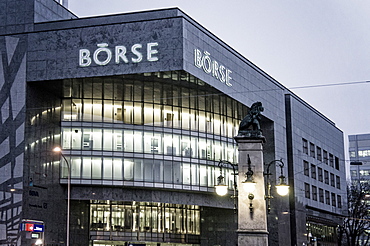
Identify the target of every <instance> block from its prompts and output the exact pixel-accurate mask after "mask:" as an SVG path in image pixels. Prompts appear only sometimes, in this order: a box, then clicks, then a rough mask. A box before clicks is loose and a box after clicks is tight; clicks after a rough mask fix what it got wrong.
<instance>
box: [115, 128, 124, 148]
mask: <svg viewBox="0 0 370 246" xmlns="http://www.w3.org/2000/svg"><path fill="white" fill-rule="evenodd" d="M113 135H114V136H113V150H116V151H122V150H123V146H122V130H114V134H113Z"/></svg>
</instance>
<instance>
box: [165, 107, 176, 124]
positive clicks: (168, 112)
mask: <svg viewBox="0 0 370 246" xmlns="http://www.w3.org/2000/svg"><path fill="white" fill-rule="evenodd" d="M163 119H164V127H172V122H173V120H174V112H173V111H172V107H171V106H164V109H163Z"/></svg>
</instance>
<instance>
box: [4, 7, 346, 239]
mask: <svg viewBox="0 0 370 246" xmlns="http://www.w3.org/2000/svg"><path fill="white" fill-rule="evenodd" d="M18 2H21V1H14V0H1V1H0V4H1V6H2V8H0V9H1V10H0V11H1V12H0V13H1V15H0V16H1V17H2V18H3V20H4V21H3V22H1V24H0V25H1V26H0V42H1V45H0V49H1V50H0V54H1V59H0V89H1V93H0V107H1V111H0V113H1V117H0V118H1V126H0V129H1V135H0V185H1V191H0V197H1V202H0V213H1V214H0V232H1V233H0V245H31V244H32V243H34V242H35V240H36V239H37V237H40V238H41V239H42V240H43V241H44V244H45V245H53V246H55V245H58V246H59V245H65V243H66V221H67V219H66V218H67V212H66V211H67V187H68V182H70V185H71V199H70V202H71V211H70V213H69V216H70V244H71V245H111V246H113V245H129V244H133V245H135V244H136V245H173V246H175V245H176V246H185V245H186V246H188V245H235V244H236V242H237V234H236V230H237V217H236V216H235V211H234V202H235V201H234V199H235V198H234V199H232V198H231V195H232V193H233V169H232V168H231V167H229V168H223V176H225V178H226V181H227V184H228V186H229V193H230V196H225V197H218V196H217V195H215V192H214V186H215V185H216V184H217V176H218V175H219V168H218V166H217V165H218V162H219V161H220V160H224V161H228V162H231V163H234V164H237V163H238V150H237V149H238V148H237V145H236V143H235V141H234V139H233V138H234V136H236V135H237V133H238V127H239V122H240V120H241V119H243V117H244V116H245V115H246V114H247V112H248V110H249V106H250V105H252V103H254V102H256V101H261V102H262V103H263V105H264V108H265V111H264V112H263V119H262V122H261V125H262V126H261V127H262V129H263V134H264V136H265V138H266V144H265V145H264V161H265V163H270V162H271V161H273V160H279V159H282V160H283V161H284V163H285V164H286V165H285V167H284V172H285V173H286V174H287V175H288V179H289V185H290V186H291V192H290V194H289V196H288V197H282V198H278V196H277V194H275V191H274V190H272V195H273V196H274V197H275V198H274V199H272V206H271V212H270V213H269V215H268V228H269V242H270V245H304V244H307V243H309V241H312V240H318V242H319V243H320V244H321V245H336V225H337V224H338V223H339V222H340V216H341V215H342V214H343V211H345V210H346V202H345V199H344V198H345V197H346V189H345V186H346V185H345V182H344V181H345V168H344V149H343V134H342V132H341V131H340V130H339V129H338V128H337V127H336V126H335V124H334V123H333V122H331V121H330V120H329V119H327V118H326V117H325V116H323V115H322V114H321V113H319V112H318V111H316V110H315V109H314V108H312V107H311V106H310V105H308V104H307V103H306V102H304V101H303V100H301V99H300V98H298V97H297V96H296V95H294V94H293V93H292V92H291V91H289V90H288V89H287V88H285V87H284V86H283V85H281V84H280V83H278V82H277V81H276V80H274V79H273V78H271V77H270V76H269V75H268V74H266V73H265V72H264V71H262V70H261V69H260V68H258V67H257V66H255V65H254V64H253V63H251V62H250V61H248V60H247V59H246V58H244V57H243V56H241V55H240V54H239V53H237V52H236V51H235V50H233V49H232V48H230V47H229V46H228V45H227V44H225V43H224V42H222V41H221V40H220V39H219V38H217V37H216V36H214V35H213V34H212V33H210V32H209V31H207V30H206V29H204V28H203V27H202V26H201V25H199V24H198V23H197V22H196V21H194V20H193V19H191V18H190V17H189V16H188V15H186V14H185V13H183V12H182V11H181V10H179V9H177V8H171V9H164V10H153V11H145V12H137V13H128V14H119V15H112V16H99V17H91V18H78V17H77V16H75V15H74V14H72V13H70V12H69V11H68V10H67V9H66V8H65V7H63V6H62V5H61V4H60V3H58V2H56V1H53V0H35V1H28V2H27V4H24V5H22V4H17V3H18ZM22 3H23V2H22ZM62 3H63V2H62ZM64 3H66V1H65V2H64ZM20 5H21V6H20ZM55 146H60V147H61V148H62V150H63V152H62V154H63V156H61V155H58V154H56V153H54V152H53V151H52V150H53V148H54V147H55ZM68 167H70V169H68ZM271 169H273V170H272V174H273V175H272V177H271V181H272V183H273V184H275V183H276V179H277V177H278V176H279V175H280V168H279V167H276V168H271ZM69 178H70V179H69ZM30 221H31V222H30ZM32 221H36V222H34V225H38V227H37V228H42V229H39V230H40V231H41V230H42V233H38V232H37V231H30V230H28V229H27V228H28V227H27V225H29V224H32V223H33V222H32ZM287 235H289V236H287Z"/></svg>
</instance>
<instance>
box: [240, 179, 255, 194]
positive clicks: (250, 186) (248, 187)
mask: <svg viewBox="0 0 370 246" xmlns="http://www.w3.org/2000/svg"><path fill="white" fill-rule="evenodd" d="M243 186H244V190H245V191H246V192H247V193H253V191H254V190H255V189H256V183H255V182H243Z"/></svg>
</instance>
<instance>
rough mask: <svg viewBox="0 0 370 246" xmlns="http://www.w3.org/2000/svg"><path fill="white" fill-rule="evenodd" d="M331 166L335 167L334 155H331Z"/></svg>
mask: <svg viewBox="0 0 370 246" xmlns="http://www.w3.org/2000/svg"><path fill="white" fill-rule="evenodd" d="M329 164H330V166H331V167H334V156H333V155H332V154H329Z"/></svg>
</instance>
